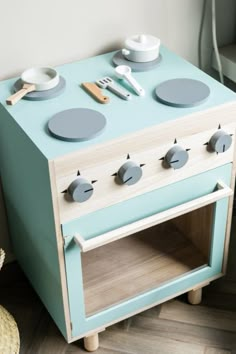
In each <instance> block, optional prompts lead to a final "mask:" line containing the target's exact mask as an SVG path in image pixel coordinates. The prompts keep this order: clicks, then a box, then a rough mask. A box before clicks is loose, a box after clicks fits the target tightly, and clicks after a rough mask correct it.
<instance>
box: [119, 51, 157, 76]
mask: <svg viewBox="0 0 236 354" xmlns="http://www.w3.org/2000/svg"><path fill="white" fill-rule="evenodd" d="M112 61H113V63H114V64H115V65H116V66H118V65H128V66H130V67H131V69H132V70H133V71H148V70H152V69H155V68H156V67H157V66H158V65H159V64H160V62H161V61H162V56H161V54H160V55H159V57H158V58H157V59H155V60H152V61H148V62H146V63H136V62H134V61H131V60H128V59H126V58H125V57H124V56H123V54H122V51H121V50H119V51H118V52H116V53H115V54H114V56H113V58H112Z"/></svg>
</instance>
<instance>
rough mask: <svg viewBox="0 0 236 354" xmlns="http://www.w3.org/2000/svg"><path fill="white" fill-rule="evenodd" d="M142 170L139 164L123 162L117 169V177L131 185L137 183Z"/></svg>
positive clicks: (123, 182)
mask: <svg viewBox="0 0 236 354" xmlns="http://www.w3.org/2000/svg"><path fill="white" fill-rule="evenodd" d="M142 174H143V171H142V168H141V167H140V165H138V164H137V163H136V162H133V161H127V162H125V163H124V164H123V165H122V166H121V167H120V169H119V171H118V177H119V179H120V181H121V182H122V184H127V185H128V186H131V185H132V184H135V183H137V182H138V181H139V180H140V178H141V177H142Z"/></svg>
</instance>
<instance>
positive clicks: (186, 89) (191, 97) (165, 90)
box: [156, 78, 210, 108]
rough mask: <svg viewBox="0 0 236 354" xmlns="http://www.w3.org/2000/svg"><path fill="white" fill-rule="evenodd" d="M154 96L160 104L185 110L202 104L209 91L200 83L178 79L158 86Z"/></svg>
mask: <svg viewBox="0 0 236 354" xmlns="http://www.w3.org/2000/svg"><path fill="white" fill-rule="evenodd" d="M156 95H157V98H158V100H159V101H160V102H161V103H164V104H166V105H168V106H173V107H180V108H185V107H194V106H197V105H199V104H201V103H203V102H204V101H205V100H206V99H207V98H208V96H209V95H210V89H209V87H208V86H207V85H206V84H204V83H203V82H201V81H198V80H192V79H185V78H184V79H183V78H180V79H173V80H168V81H165V82H163V83H161V84H160V85H158V86H157V88H156Z"/></svg>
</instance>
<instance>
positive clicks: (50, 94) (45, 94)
mask: <svg viewBox="0 0 236 354" xmlns="http://www.w3.org/2000/svg"><path fill="white" fill-rule="evenodd" d="M65 87H66V80H65V79H64V78H63V77H62V76H60V81H59V84H58V85H57V86H56V87H54V88H52V89H50V90H46V91H33V92H30V93H27V95H26V96H24V97H23V99H25V100H29V101H44V100H49V99H50V98H54V97H57V96H59V95H61V94H62V93H63V92H64V91H65ZM21 88H22V81H21V79H19V80H17V81H16V82H15V83H14V85H13V90H14V91H15V92H16V91H19V90H20V89H21Z"/></svg>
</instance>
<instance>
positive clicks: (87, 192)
mask: <svg viewBox="0 0 236 354" xmlns="http://www.w3.org/2000/svg"><path fill="white" fill-rule="evenodd" d="M68 193H69V194H70V196H71V198H72V199H73V201H74V202H77V203H83V202H85V201H86V200H88V199H89V198H90V197H91V196H92V194H93V186H92V184H91V183H90V182H88V181H87V180H86V179H85V178H83V177H78V178H76V179H75V180H74V181H73V182H72V183H71V184H70V186H69V188H68Z"/></svg>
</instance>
